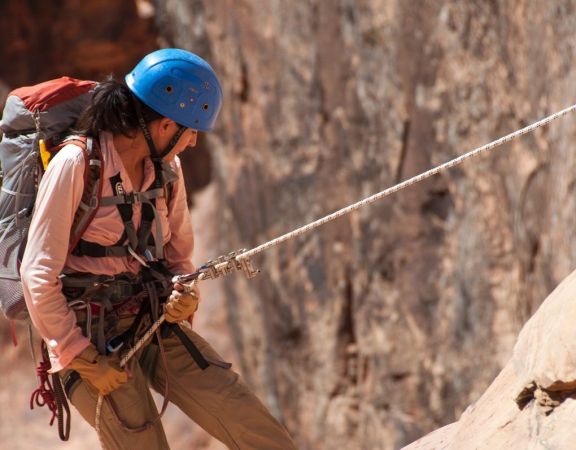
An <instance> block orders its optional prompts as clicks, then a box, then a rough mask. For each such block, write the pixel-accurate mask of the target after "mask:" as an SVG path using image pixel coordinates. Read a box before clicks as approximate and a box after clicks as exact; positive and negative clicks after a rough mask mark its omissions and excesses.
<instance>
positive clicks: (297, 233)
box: [236, 104, 576, 259]
mask: <svg viewBox="0 0 576 450" xmlns="http://www.w3.org/2000/svg"><path fill="white" fill-rule="evenodd" d="M574 110H576V104H574V105H572V106H569V107H568V108H565V109H563V110H561V111H558V112H556V113H554V114H551V115H549V116H547V117H545V118H543V119H541V120H539V121H538V122H535V123H533V124H532V125H528V126H526V127H524V128H522V129H520V130H517V131H515V132H513V133H510V134H507V135H506V136H503V137H501V138H499V139H496V140H495V141H492V142H490V143H488V144H485V145H482V146H480V147H477V148H475V149H474V150H470V151H469V152H467V153H464V154H463V155H461V156H459V157H457V158H455V159H452V160H450V161H448V162H445V163H444V164H441V165H439V166H437V167H434V168H432V169H430V170H427V171H426V172H423V173H421V174H419V175H416V176H414V177H412V178H409V179H408V180H405V181H402V182H401V183H398V184H396V185H394V186H392V187H389V188H388V189H385V190H383V191H381V192H378V193H377V194H374V195H371V196H370V197H367V198H365V199H363V200H360V201H358V202H356V203H354V204H352V205H350V206H347V207H345V208H342V209H339V210H338V211H335V212H333V213H332V214H329V215H327V216H325V217H322V218H321V219H318V220H315V221H314V222H311V223H309V224H307V225H304V226H303V227H300V228H298V229H296V230H294V231H291V232H289V233H286V234H284V235H282V236H279V237H277V238H276V239H273V240H271V241H268V242H265V243H264V244H262V245H259V246H258V247H255V248H253V249H252V250H248V251H245V252H242V253H240V254H239V255H238V256H237V257H236V258H237V259H242V258H250V257H251V256H254V255H256V254H258V253H261V252H263V251H265V250H268V249H269V248H270V247H274V246H276V245H278V244H281V243H282V242H285V241H288V240H290V239H293V238H295V237H297V236H300V235H302V234H304V233H308V232H309V231H311V230H313V229H314V228H318V227H319V226H320V225H324V224H325V223H327V222H330V221H332V220H335V219H337V218H339V217H341V216H344V215H346V214H349V213H351V212H352V211H355V210H357V209H359V208H361V207H363V206H366V205H368V204H370V203H374V202H375V201H376V200H380V199H381V198H384V197H387V196H388V195H390V194H393V193H394V192H398V191H400V190H401V189H404V188H407V187H408V186H412V185H413V184H416V183H419V182H420V181H422V180H425V179H426V178H430V177H431V176H433V175H436V174H437V173H440V172H442V171H444V170H446V169H449V168H451V167H454V166H456V165H458V164H460V163H462V162H464V161H465V160H467V159H469V158H472V157H474V156H477V155H479V154H480V153H484V152H487V151H489V150H492V149H494V148H496V147H498V146H500V145H502V144H505V143H506V142H509V141H511V140H512V139H515V138H517V137H520V136H522V135H524V134H527V133H530V132H532V131H534V130H535V129H536V128H540V127H542V126H544V125H547V124H548V123H550V122H552V121H553V120H556V119H558V118H560V117H562V116H564V115H565V114H568V113H569V112H572V111H574Z"/></svg>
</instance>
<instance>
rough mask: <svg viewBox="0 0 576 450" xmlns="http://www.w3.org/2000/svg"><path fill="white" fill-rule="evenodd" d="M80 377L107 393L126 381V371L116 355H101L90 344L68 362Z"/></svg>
mask: <svg viewBox="0 0 576 450" xmlns="http://www.w3.org/2000/svg"><path fill="white" fill-rule="evenodd" d="M67 368H69V369H72V370H75V371H76V372H78V373H79V374H80V377H81V378H82V379H83V380H84V381H86V382H87V383H88V384H90V385H92V386H93V387H94V388H96V389H97V390H98V392H99V393H100V394H102V395H107V394H109V393H110V392H112V391H113V390H115V389H118V388H119V387H120V385H122V384H124V383H126V382H127V381H128V373H127V372H126V371H125V370H124V369H122V368H121V367H120V361H119V360H118V358H117V357H116V356H106V355H101V354H99V353H98V350H96V347H94V345H92V344H90V345H89V346H88V347H86V349H84V350H83V351H82V353H80V354H79V355H78V356H76V358H74V359H73V360H72V362H71V363H70V364H68V367H67Z"/></svg>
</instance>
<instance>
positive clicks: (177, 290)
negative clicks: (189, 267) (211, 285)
mask: <svg viewBox="0 0 576 450" xmlns="http://www.w3.org/2000/svg"><path fill="white" fill-rule="evenodd" d="M198 302H199V295H198V289H197V287H196V286H194V287H192V288H190V287H189V286H184V285H182V284H180V283H175V284H174V290H173V291H172V295H171V296H170V298H169V299H168V302H166V306H165V308H164V314H165V317H166V321H167V322H170V323H177V322H182V321H183V320H186V319H188V318H189V317H190V316H191V315H192V314H194V313H195V312H196V310H197V309H198Z"/></svg>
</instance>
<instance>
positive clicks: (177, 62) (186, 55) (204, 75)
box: [126, 48, 222, 131]
mask: <svg viewBox="0 0 576 450" xmlns="http://www.w3.org/2000/svg"><path fill="white" fill-rule="evenodd" d="M126 84H127V85H128V88H129V89H130V90H131V91H132V93H133V94H134V95H135V96H136V97H138V98H139V99H140V100H141V101H142V102H143V103H144V104H145V105H146V106H148V107H150V108H152V109H153V110H154V111H156V112H157V113H159V114H161V115H163V116H164V117H168V118H169V119H172V120H173V121H174V122H176V123H177V124H179V125H181V126H183V127H186V128H193V129H195V130H199V131H210V130H211V129H212V128H213V127H214V123H215V122H216V118H217V117H218V112H219V111H220V107H221V106H222V88H221V87H220V82H219V81H218V77H217V76H216V73H215V72H214V70H213V69H212V67H210V65H209V64H208V63H207V62H206V61H204V60H203V59H202V58H200V57H199V56H198V55H195V54H194V53H190V52H188V51H186V50H180V49H176V48H165V49H161V50H156V51H155V52H152V53H150V54H149V55H146V56H145V57H144V58H143V59H142V61H140V62H139V63H138V64H137V65H136V67H134V69H133V70H132V72H130V73H129V74H128V75H126Z"/></svg>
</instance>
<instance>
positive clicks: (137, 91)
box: [21, 49, 295, 449]
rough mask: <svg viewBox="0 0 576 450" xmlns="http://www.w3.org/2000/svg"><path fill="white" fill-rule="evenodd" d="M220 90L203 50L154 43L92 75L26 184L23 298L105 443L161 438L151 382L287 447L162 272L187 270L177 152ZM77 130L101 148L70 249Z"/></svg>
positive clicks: (195, 414)
mask: <svg viewBox="0 0 576 450" xmlns="http://www.w3.org/2000/svg"><path fill="white" fill-rule="evenodd" d="M221 103H222V92H221V87H220V83H219V81H218V78H217V76H216V74H215V73H214V71H213V70H212V68H211V67H210V66H209V65H208V64H207V63H206V62H205V61H204V60H203V59H201V58H200V57H198V56H196V55H194V54H192V53H190V52H187V51H184V50H179V49H163V50H158V51H155V52H153V53H151V54H149V55H147V56H146V57H144V58H143V59H142V60H141V61H140V63H139V64H138V65H137V66H136V67H135V68H134V69H133V71H132V72H130V73H129V74H128V75H127V76H126V77H125V82H120V81H116V80H114V79H113V78H108V79H107V80H105V81H103V82H101V83H99V84H98V85H97V87H96V88H95V91H94V94H93V97H92V100H91V103H90V105H89V107H88V108H87V109H86V110H85V111H84V113H83V114H82V116H81V118H80V120H79V122H78V124H77V127H76V129H77V131H78V134H79V137H76V138H74V139H76V140H71V141H70V142H69V143H68V144H67V145H66V146H65V147H64V148H62V150H60V151H59V152H58V153H57V154H56V155H55V157H54V158H53V160H52V161H51V162H50V165H49V166H48V168H47V170H46V173H45V174H44V176H43V177H42V180H41V183H40V186H39V192H38V196H37V200H36V204H35V210H34V214H33V218H32V224H31V226H30V231H29V237H28V243H27V246H26V250H25V253H24V256H23V260H22V265H21V274H22V283H23V287H24V295H25V299H26V305H27V308H28V311H29V313H30V317H31V319H32V322H33V324H34V326H35V327H36V329H37V330H38V332H39V334H40V335H41V336H42V338H43V340H44V342H45V343H46V345H47V348H48V352H49V356H50V362H51V371H52V372H54V373H58V374H59V375H60V379H61V380H62V384H63V386H64V390H65V392H66V395H67V397H68V399H69V401H70V402H71V403H72V404H73V405H74V407H75V408H76V409H77V410H78V411H79V412H80V414H81V415H82V417H83V418H84V419H85V420H87V421H88V422H89V423H90V424H91V425H92V426H95V425H96V424H97V422H98V423H99V427H98V431H99V437H100V440H101V443H102V445H103V446H104V447H106V448H108V449H127V448H142V449H144V448H145V449H167V448H169V446H168V443H167V439H166V436H165V434H164V431H163V427H162V424H161V422H160V420H159V418H160V416H161V413H158V411H157V408H156V406H155V403H154V401H153V398H152V396H151V394H150V391H149V388H150V387H151V388H153V389H154V390H156V391H158V392H159V393H161V394H163V395H164V396H165V399H166V402H167V401H170V402H172V403H174V404H176V405H177V406H178V407H179V408H180V409H181V410H182V411H183V412H184V413H185V414H186V415H187V416H188V417H190V418H191V419H192V420H194V421H195V422H196V423H197V424H198V425H200V426H201V427H202V428H204V429H205V430H206V431H207V432H208V433H210V434H211V435H212V436H214V437H215V438H217V439H219V440H220V441H222V442H223V443H224V444H226V445H227V446H228V447H229V448H238V449H239V448H246V449H248V448H249V449H293V448H295V445H294V443H293V441H292V439H291V438H290V436H289V435H288V433H287V431H286V430H285V429H284V427H283V426H282V425H281V424H280V423H279V422H278V421H277V420H276V419H275V418H274V417H273V416H272V415H271V414H270V413H269V412H268V411H267V409H266V408H265V406H264V405H263V404H262V403H261V402H260V401H259V400H258V398H257V397H256V396H255V395H254V394H253V393H252V392H251V391H250V390H249V389H248V387H247V386H246V385H245V384H244V383H243V381H242V380H241V379H240V377H239V375H238V374H237V373H235V372H234V371H233V370H231V369H230V366H229V364H227V363H225V362H224V361H223V360H222V358H221V357H220V356H219V355H218V354H217V353H216V351H215V350H214V349H213V348H212V347H211V346H210V345H209V344H208V343H207V342H206V341H205V340H203V339H202V338H201V337H200V336H199V335H198V334H197V333H195V332H194V331H192V330H191V328H190V327H189V326H186V321H187V320H188V319H190V317H191V316H192V315H193V314H194V313H195V311H196V309H197V307H198V303H199V291H198V289H197V288H196V287H195V286H193V287H192V288H191V287H190V286H189V285H183V284H178V283H176V284H172V282H171V279H172V276H173V275H175V274H183V273H191V272H193V271H194V267H193V266H192V263H191V257H192V250H193V235H192V228H191V221H190V217H189V213H188V209H187V206H186V193H185V190H184V182H183V177H182V168H181V165H180V161H179V159H178V157H177V155H178V154H179V153H180V152H182V151H183V150H185V149H186V148H188V147H194V145H195V144H196V139H197V134H198V132H199V131H210V130H211V129H212V128H213V126H214V123H215V121H216V118H217V116H218V112H219V109H220V106H221ZM87 138H90V139H93V142H94V145H99V146H100V149H101V153H102V161H101V163H102V165H103V170H102V173H103V177H102V179H101V182H102V184H101V189H102V195H101V198H100V201H99V208H98V210H97V213H96V215H95V217H94V218H93V220H92V221H91V222H90V223H89V225H88V227H87V228H86V230H85V232H84V233H83V235H82V239H81V240H80V242H79V244H78V245H77V246H76V247H75V248H74V250H73V251H72V252H69V251H68V243H69V235H70V230H71V227H72V222H73V220H74V217H75V211H76V210H77V209H78V207H79V205H80V203H81V197H82V194H83V186H84V183H85V179H84V165H85V159H84V157H83V151H84V149H83V148H81V147H82V146H81V145H78V142H79V139H84V141H83V142H86V139H87ZM163 312H164V313H165V315H166V321H167V325H166V326H165V327H163V328H162V330H161V331H159V332H158V333H157V334H156V336H155V337H154V339H152V340H151V341H150V342H149V343H148V344H147V345H146V346H145V347H144V348H143V349H142V350H140V351H139V352H138V353H137V354H136V356H135V357H134V358H132V359H130V360H129V362H128V364H127V365H126V367H125V368H121V367H120V364H119V358H120V355H121V354H122V353H123V352H124V351H125V350H126V349H128V348H130V346H131V345H132V344H133V343H134V342H135V341H136V340H137V339H138V338H139V337H140V336H141V334H142V333H143V332H144V331H145V330H146V329H147V327H148V326H149V325H150V323H152V321H154V320H156V319H157V318H158V316H159V315H161V314H162V313H163ZM99 395H103V396H104V403H103V406H102V408H101V410H100V411H97V408H96V406H97V398H98V397H99ZM166 404H167V403H165V405H166ZM165 405H164V406H165ZM164 409H165V407H163V408H162V410H164ZM98 419H99V420H98Z"/></svg>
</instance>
